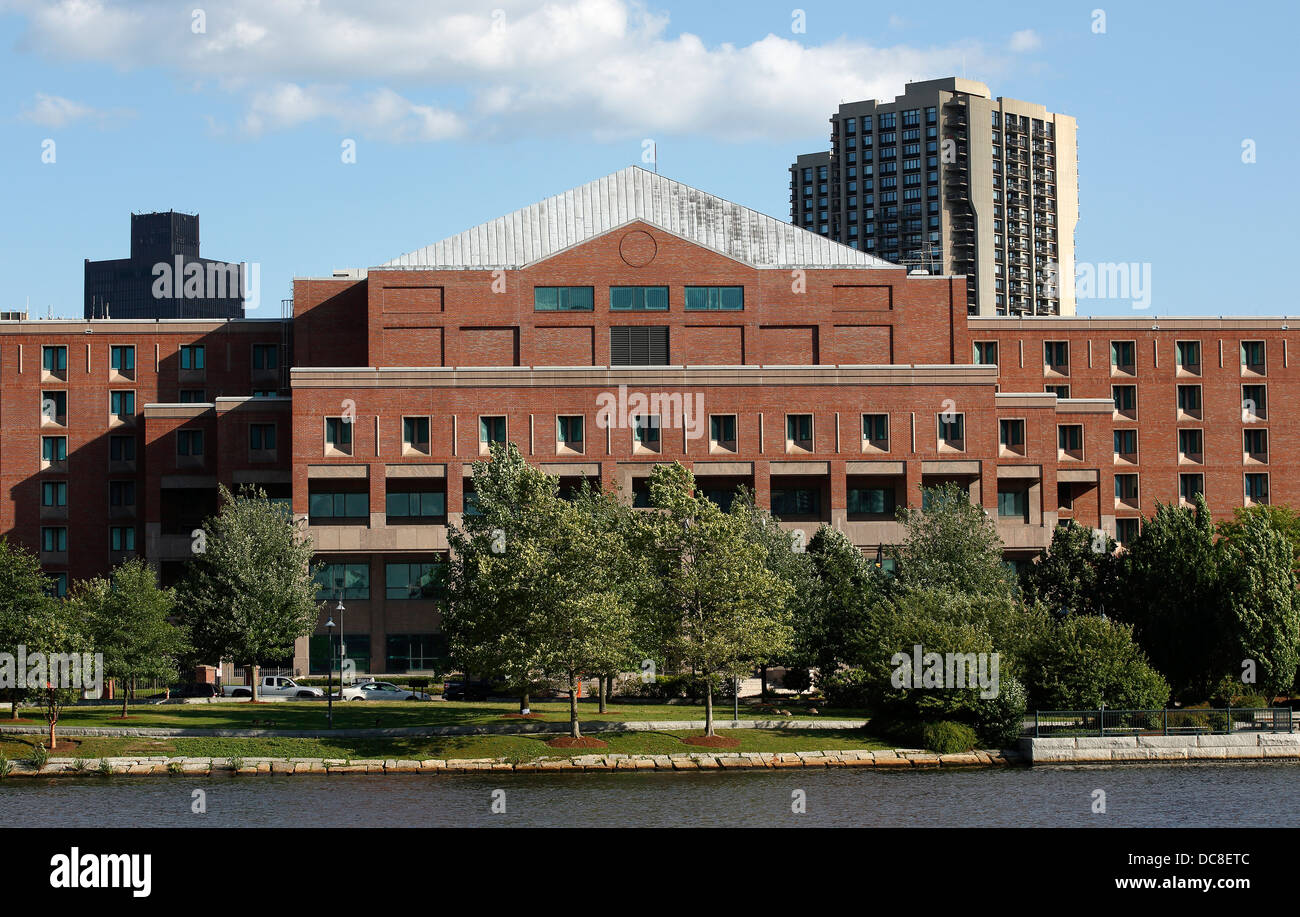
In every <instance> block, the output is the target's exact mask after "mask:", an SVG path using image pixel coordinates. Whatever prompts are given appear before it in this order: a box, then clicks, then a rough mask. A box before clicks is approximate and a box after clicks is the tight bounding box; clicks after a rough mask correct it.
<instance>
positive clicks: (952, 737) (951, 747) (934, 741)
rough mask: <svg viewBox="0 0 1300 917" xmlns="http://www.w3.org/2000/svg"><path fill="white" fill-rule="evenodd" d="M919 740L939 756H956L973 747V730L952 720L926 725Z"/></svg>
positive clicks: (922, 728)
mask: <svg viewBox="0 0 1300 917" xmlns="http://www.w3.org/2000/svg"><path fill="white" fill-rule="evenodd" d="M921 738H922V740H923V743H924V745H925V747H926V748H928V749H929V750H930V751H932V752H935V753H937V754H940V755H956V754H960V753H961V752H964V751H970V750H971V749H972V748H974V747H975V730H974V729H971V728H970V727H969V726H967V725H966V724H965V723H954V722H953V721H952V720H940V721H939V722H937V723H926V724H925V725H924V726H922V727H921Z"/></svg>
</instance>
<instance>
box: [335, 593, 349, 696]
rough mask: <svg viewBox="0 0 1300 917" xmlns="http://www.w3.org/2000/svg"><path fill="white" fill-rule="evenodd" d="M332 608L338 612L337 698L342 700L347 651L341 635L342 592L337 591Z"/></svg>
mask: <svg viewBox="0 0 1300 917" xmlns="http://www.w3.org/2000/svg"><path fill="white" fill-rule="evenodd" d="M334 610H335V611H337V612H338V613H339V700H343V663H344V661H345V659H346V658H347V657H346V655H345V654H346V653H347V649H348V648H347V644H346V643H345V642H344V637H343V594H342V592H340V593H339V603H338V604H337V605H335V606H334Z"/></svg>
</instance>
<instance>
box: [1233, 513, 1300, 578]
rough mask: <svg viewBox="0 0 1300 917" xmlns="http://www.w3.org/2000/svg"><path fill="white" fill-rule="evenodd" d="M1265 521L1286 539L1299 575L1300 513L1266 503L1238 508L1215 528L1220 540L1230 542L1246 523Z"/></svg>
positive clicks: (1293, 565) (1293, 564)
mask: <svg viewBox="0 0 1300 917" xmlns="http://www.w3.org/2000/svg"><path fill="white" fill-rule="evenodd" d="M1261 517H1262V518H1264V519H1267V520H1268V522H1269V524H1270V525H1271V526H1272V528H1274V529H1276V530H1278V531H1279V532H1281V533H1282V535H1283V536H1284V537H1285V538H1286V541H1287V545H1288V546H1289V547H1290V549H1291V556H1292V564H1291V566H1292V567H1294V568H1295V570H1296V572H1297V575H1300V512H1296V510H1294V509H1292V508H1291V507H1289V506H1286V505H1284V504H1280V503H1266V504H1262V505H1257V506H1239V507H1237V508H1236V509H1234V510H1233V511H1232V518H1231V519H1227V520H1224V521H1223V522H1220V523H1219V524H1218V526H1217V528H1218V532H1219V535H1220V537H1221V538H1223V539H1224V540H1226V541H1229V542H1231V541H1232V540H1233V539H1234V538H1235V537H1237V536H1238V535H1239V534H1241V533H1242V531H1243V530H1244V528H1245V525H1246V523H1247V522H1248V521H1250V520H1252V519H1258V518H1261Z"/></svg>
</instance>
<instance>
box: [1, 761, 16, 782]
mask: <svg viewBox="0 0 1300 917" xmlns="http://www.w3.org/2000/svg"><path fill="white" fill-rule="evenodd" d="M13 768H14V764H13V762H12V761H10V760H9V756H8V755H0V779H4V778H5V777H8V776H9V773H10V772H11V771H12V770H13Z"/></svg>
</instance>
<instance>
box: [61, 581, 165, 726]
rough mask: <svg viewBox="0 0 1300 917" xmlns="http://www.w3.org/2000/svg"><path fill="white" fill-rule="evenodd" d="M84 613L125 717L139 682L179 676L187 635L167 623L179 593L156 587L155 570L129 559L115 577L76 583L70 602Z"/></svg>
mask: <svg viewBox="0 0 1300 917" xmlns="http://www.w3.org/2000/svg"><path fill="white" fill-rule="evenodd" d="M69 601H71V602H72V604H73V606H74V607H76V608H77V609H78V610H79V612H80V613H81V615H82V617H83V620H84V621H85V622H86V626H87V628H88V630H89V633H90V635H91V637H92V639H93V640H94V644H95V649H96V650H97V651H99V652H100V653H102V654H103V657H104V674H105V676H106V677H109V678H113V679H116V680H117V681H118V683H119V684H120V685H121V688H122V717H123V718H125V717H126V715H127V704H128V703H129V699H130V696H131V692H130V690H129V687H130V685H132V684H133V683H134V682H135V681H136V680H137V679H150V678H165V679H171V678H174V677H175V676H176V672H177V667H178V659H179V657H180V656H181V654H182V653H184V652H185V651H186V649H188V645H187V643H186V640H185V633H184V631H183V630H182V629H181V628H179V627H177V626H176V625H175V624H173V623H172V622H171V621H170V620H169V618H170V616H171V614H172V612H173V610H174V608H175V605H176V594H175V593H174V592H173V591H172V590H171V589H162V588H159V586H158V575H157V573H156V572H155V571H154V569H153V567H151V566H149V564H147V563H145V562H144V561H143V560H141V559H139V558H135V559H132V560H128V561H127V562H126V563H124V564H122V565H121V566H119V567H118V568H117V569H116V570H114V571H113V573H112V576H111V578H108V579H105V578H103V577H97V578H95V579H91V580H88V581H85V582H82V583H78V584H77V585H76V586H75V587H74V589H73V592H72V594H71V596H70V598H69Z"/></svg>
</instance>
